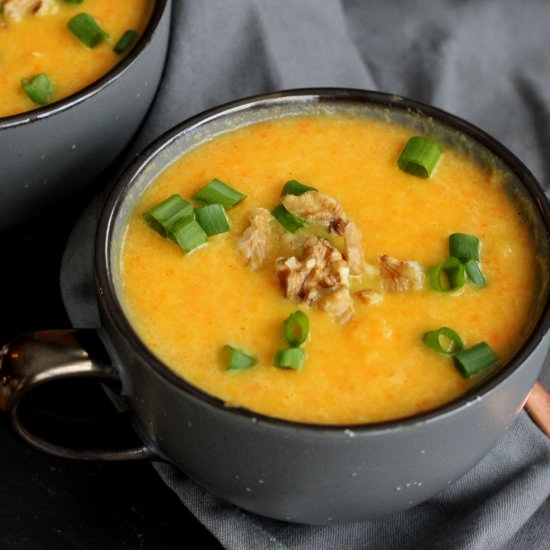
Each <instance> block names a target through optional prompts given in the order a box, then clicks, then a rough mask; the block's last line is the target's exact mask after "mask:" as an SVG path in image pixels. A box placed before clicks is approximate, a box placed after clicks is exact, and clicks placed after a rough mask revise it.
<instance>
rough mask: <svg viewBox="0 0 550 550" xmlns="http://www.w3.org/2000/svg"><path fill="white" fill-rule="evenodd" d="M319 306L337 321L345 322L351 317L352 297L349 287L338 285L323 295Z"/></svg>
mask: <svg viewBox="0 0 550 550" xmlns="http://www.w3.org/2000/svg"><path fill="white" fill-rule="evenodd" d="M319 307H320V308H321V309H322V310H323V311H325V312H326V313H328V314H329V315H330V316H331V317H332V318H333V319H334V320H335V321H336V322H337V323H341V324H345V323H347V322H348V321H350V320H351V318H352V317H353V298H352V297H351V294H350V292H349V288H346V287H340V288H338V289H336V290H335V291H334V292H331V293H330V294H326V295H325V296H323V297H322V298H321V300H320V302H319Z"/></svg>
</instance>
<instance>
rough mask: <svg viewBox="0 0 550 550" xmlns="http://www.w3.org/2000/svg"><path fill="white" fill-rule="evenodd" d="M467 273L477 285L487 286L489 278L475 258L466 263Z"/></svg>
mask: <svg viewBox="0 0 550 550" xmlns="http://www.w3.org/2000/svg"><path fill="white" fill-rule="evenodd" d="M464 269H465V270H466V275H467V276H468V278H469V279H470V281H471V282H472V284H474V285H475V286H486V285H487V280H486V279H485V276H484V275H483V272H482V271H481V267H479V264H478V263H477V262H476V261H475V260H468V261H467V262H466V263H465V264H464Z"/></svg>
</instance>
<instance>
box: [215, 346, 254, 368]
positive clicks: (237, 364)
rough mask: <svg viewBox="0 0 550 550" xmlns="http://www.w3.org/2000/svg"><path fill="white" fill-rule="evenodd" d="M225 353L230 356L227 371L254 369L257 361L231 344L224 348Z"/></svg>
mask: <svg viewBox="0 0 550 550" xmlns="http://www.w3.org/2000/svg"><path fill="white" fill-rule="evenodd" d="M223 349H224V351H226V352H227V354H228V357H229V359H228V361H227V369H228V370H244V369H249V368H250V367H253V366H254V365H255V364H256V363H257V361H256V359H255V358H254V357H252V356H251V355H247V354H246V353H244V352H243V351H241V350H240V349H237V348H235V347H233V346H230V345H229V344H226V345H225V346H223Z"/></svg>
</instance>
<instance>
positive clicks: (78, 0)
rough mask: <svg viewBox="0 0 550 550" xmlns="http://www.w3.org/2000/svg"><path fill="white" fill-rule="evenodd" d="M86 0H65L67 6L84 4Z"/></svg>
mask: <svg viewBox="0 0 550 550" xmlns="http://www.w3.org/2000/svg"><path fill="white" fill-rule="evenodd" d="M83 1H84V0H63V2H64V3H65V4H82V2H83Z"/></svg>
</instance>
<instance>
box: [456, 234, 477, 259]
mask: <svg viewBox="0 0 550 550" xmlns="http://www.w3.org/2000/svg"><path fill="white" fill-rule="evenodd" d="M449 253H450V255H451V256H453V257H454V258H458V259H459V260H460V261H461V262H467V261H468V260H479V239H478V238H477V237H475V236H474V235H467V234H466V233H452V234H451V235H449Z"/></svg>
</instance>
